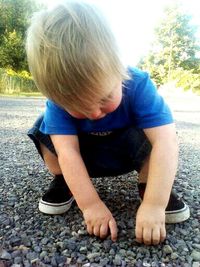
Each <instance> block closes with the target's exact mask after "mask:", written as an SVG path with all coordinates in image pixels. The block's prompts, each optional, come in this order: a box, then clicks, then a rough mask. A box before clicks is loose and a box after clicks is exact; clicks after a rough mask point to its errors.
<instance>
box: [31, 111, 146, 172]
mask: <svg viewBox="0 0 200 267" xmlns="http://www.w3.org/2000/svg"><path fill="white" fill-rule="evenodd" d="M42 120H43V116H40V117H39V118H38V119H37V121H36V122H35V124H34V125H33V127H32V128H31V129H30V130H29V131H28V136H29V137H30V138H31V139H32V140H33V142H34V144H35V146H36V148H37V150H38V152H39V154H40V155H41V157H42V154H41V149H40V143H42V144H44V145H45V146H46V147H47V148H48V149H49V150H50V151H51V152H52V153H54V154H55V155H56V151H55V148H54V146H53V143H52V141H51V138H50V136H49V135H46V134H43V133H42V132H40V130H39V128H40V125H41V122H42ZM78 138H79V145H80V151H81V155H82V158H83V161H84V163H85V165H86V168H87V170H88V173H89V175H90V176H91V177H102V176H116V175H121V174H124V173H127V172H130V171H132V170H136V171H137V172H139V171H140V169H141V166H142V164H143V162H144V160H145V158H146V157H147V156H148V155H149V153H150V151H151V144H150V142H149V141H148V140H147V138H146V136H145V134H144V132H143V131H142V130H141V129H136V128H134V127H128V128H124V129H119V130H115V131H114V132H112V133H111V134H109V135H105V136H97V135H92V134H87V133H81V134H79V135H78Z"/></svg>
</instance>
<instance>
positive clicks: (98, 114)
mask: <svg viewBox="0 0 200 267" xmlns="http://www.w3.org/2000/svg"><path fill="white" fill-rule="evenodd" d="M107 98H108V99H107ZM121 99H122V82H121V81H120V82H118V84H117V85H116V86H115V87H114V88H113V90H112V92H111V93H110V94H109V95H108V96H106V97H105V100H104V99H100V100H99V101H97V104H96V105H95V108H94V109H93V110H92V112H91V114H90V115H89V116H87V117H86V116H85V115H84V114H82V113H79V112H75V111H70V110H68V109H67V112H68V113H69V114H70V115H72V116H73V117H74V118H76V119H90V120H98V119H101V118H103V117H105V116H106V115H107V114H108V113H111V112H113V111H114V110H115V109H117V108H118V106H119V104H120V103H121Z"/></svg>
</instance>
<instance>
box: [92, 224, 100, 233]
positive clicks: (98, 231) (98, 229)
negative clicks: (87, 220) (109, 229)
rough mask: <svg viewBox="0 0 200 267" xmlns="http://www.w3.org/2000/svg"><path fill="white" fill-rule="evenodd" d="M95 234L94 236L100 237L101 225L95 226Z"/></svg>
mask: <svg viewBox="0 0 200 267" xmlns="http://www.w3.org/2000/svg"><path fill="white" fill-rule="evenodd" d="M93 234H94V235H95V236H100V225H95V226H94V227H93Z"/></svg>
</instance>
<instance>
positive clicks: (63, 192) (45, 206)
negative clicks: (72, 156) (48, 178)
mask: <svg viewBox="0 0 200 267" xmlns="http://www.w3.org/2000/svg"><path fill="white" fill-rule="evenodd" d="M73 201H74V197H73V196H72V193H71V191H70V190H69V188H68V186H67V184H66V182H65V180H64V177H63V176H62V175H56V176H55V178H54V180H53V181H52V182H51V184H50V187H49V189H48V190H47V191H46V192H45V194H44V195H43V197H42V198H41V199H40V201H39V210H40V211H41V212H43V213H46V214H51V215H56V214H62V213H65V212H66V211H68V209H70V207H71V205H72V202H73Z"/></svg>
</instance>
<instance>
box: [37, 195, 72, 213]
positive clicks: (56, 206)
mask: <svg viewBox="0 0 200 267" xmlns="http://www.w3.org/2000/svg"><path fill="white" fill-rule="evenodd" d="M73 201H74V197H71V198H70V199H69V200H68V201H67V202H63V203H50V202H45V201H43V200H42V199H40V201H39V211H41V212H42V213H45V214H50V215H59V214H63V213H65V212H66V211H68V210H69V209H70V208H71V205H72V202H73Z"/></svg>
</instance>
